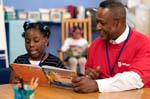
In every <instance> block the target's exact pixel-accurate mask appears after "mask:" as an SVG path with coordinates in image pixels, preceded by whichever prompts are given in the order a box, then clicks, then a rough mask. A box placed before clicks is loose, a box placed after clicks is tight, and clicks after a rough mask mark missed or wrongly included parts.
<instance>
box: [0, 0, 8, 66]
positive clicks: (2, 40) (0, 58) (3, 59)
mask: <svg viewBox="0 0 150 99" xmlns="http://www.w3.org/2000/svg"><path fill="white" fill-rule="evenodd" d="M0 27H1V28H0V68H4V67H8V54H7V46H6V33H5V24H4V11H3V2H2V0H0Z"/></svg>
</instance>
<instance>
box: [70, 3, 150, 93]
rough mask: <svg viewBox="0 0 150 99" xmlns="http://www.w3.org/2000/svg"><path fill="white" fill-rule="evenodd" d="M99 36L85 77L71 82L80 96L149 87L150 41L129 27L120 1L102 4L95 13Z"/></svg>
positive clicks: (88, 62)
mask: <svg viewBox="0 0 150 99" xmlns="http://www.w3.org/2000/svg"><path fill="white" fill-rule="evenodd" d="M96 20H97V27H96V28H97V30H98V31H99V33H100V37H98V38H97V39H96V40H95V41H94V42H93V43H92V44H91V46H90V48H89V49H88V58H87V63H86V73H85V74H86V76H82V77H76V78H74V79H73V80H72V82H73V86H74V90H75V91H77V92H83V93H87V92H94V91H99V92H116V91H125V90H131V89H137V88H142V87H150V74H149V72H150V62H149V61H150V41H149V39H148V37H146V36H144V35H143V34H141V33H139V32H137V31H135V30H133V29H131V28H129V27H128V25H126V11H125V8H124V6H123V5H122V4H121V3H120V2H117V1H103V2H102V3H101V4H100V6H99V9H98V11H97V13H96Z"/></svg>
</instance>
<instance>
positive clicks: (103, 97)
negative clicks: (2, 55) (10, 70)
mask: <svg viewBox="0 0 150 99" xmlns="http://www.w3.org/2000/svg"><path fill="white" fill-rule="evenodd" d="M13 97H14V95H13V90H12V85H11V84H6V85H0V99H13ZM35 99H150V88H143V89H138V90H131V91H124V92H114V93H99V92H93V93H76V92H74V91H73V90H71V89H64V88H58V87H54V86H39V87H38V88H37V89H36V91H35Z"/></svg>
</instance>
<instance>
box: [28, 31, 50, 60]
mask: <svg viewBox="0 0 150 99" xmlns="http://www.w3.org/2000/svg"><path fill="white" fill-rule="evenodd" d="M47 45H48V38H47V37H44V36H43V34H42V33H41V32H40V30H38V29H34V28H31V29H29V30H27V31H26V33H25V47H26V50H27V52H28V55H29V58H30V59H31V60H41V58H42V57H43V55H44V53H45V48H46V47H47Z"/></svg>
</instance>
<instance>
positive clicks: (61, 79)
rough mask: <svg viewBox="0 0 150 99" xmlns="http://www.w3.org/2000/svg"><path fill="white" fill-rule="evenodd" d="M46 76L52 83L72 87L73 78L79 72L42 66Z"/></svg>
mask: <svg viewBox="0 0 150 99" xmlns="http://www.w3.org/2000/svg"><path fill="white" fill-rule="evenodd" d="M42 69H43V71H44V73H45V76H46V77H47V79H48V82H49V83H50V84H53V85H56V86H60V87H68V88H71V87H72V78H73V77H75V76H76V75H77V74H76V72H75V71H72V70H67V69H61V68H56V67H52V66H42Z"/></svg>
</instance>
